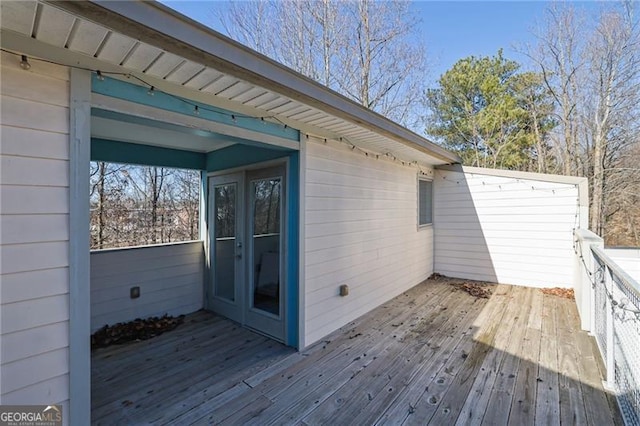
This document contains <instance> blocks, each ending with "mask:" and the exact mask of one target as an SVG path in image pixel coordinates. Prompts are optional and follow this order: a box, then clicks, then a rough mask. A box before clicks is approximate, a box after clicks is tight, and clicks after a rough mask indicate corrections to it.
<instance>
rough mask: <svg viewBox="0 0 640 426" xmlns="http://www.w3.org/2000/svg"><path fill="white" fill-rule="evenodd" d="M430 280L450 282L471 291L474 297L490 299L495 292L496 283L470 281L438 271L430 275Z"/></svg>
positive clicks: (458, 287) (463, 289) (460, 288)
mask: <svg viewBox="0 0 640 426" xmlns="http://www.w3.org/2000/svg"><path fill="white" fill-rule="evenodd" d="M429 279H430V280H438V281H443V282H448V283H449V285H451V286H453V287H455V288H457V289H459V290H462V291H465V292H467V293H469V294H470V295H471V296H473V297H477V298H481V299H488V298H490V297H491V294H492V293H493V289H494V288H495V286H496V285H495V284H493V283H488V282H484V281H469V280H463V279H460V278H450V277H447V276H445V275H442V274H438V273H437V272H436V273H434V274H432V275H431V276H430V277H429Z"/></svg>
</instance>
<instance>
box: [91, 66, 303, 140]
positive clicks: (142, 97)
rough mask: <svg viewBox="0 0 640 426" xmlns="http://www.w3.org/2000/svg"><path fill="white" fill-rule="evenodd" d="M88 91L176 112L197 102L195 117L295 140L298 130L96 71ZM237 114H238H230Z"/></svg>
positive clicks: (186, 111) (189, 111) (190, 108)
mask: <svg viewBox="0 0 640 426" xmlns="http://www.w3.org/2000/svg"><path fill="white" fill-rule="evenodd" d="M91 91H92V92H93V93H98V94H100V95H105V96H110V97H113V98H117V99H122V100H125V101H129V102H134V103H137V104H140V105H146V106H150V107H154V108H159V109H163V110H166V111H171V112H176V113H179V114H184V115H189V116H193V115H194V110H195V106H196V105H197V106H198V118H202V119H205V120H209V121H213V122H216V123H221V124H226V125H229V126H236V127H239V128H242V129H246V130H251V131H253V132H258V133H263V134H266V135H271V136H276V137H280V138H283V139H288V140H292V141H296V142H298V141H299V140H300V139H299V138H300V133H299V132H298V130H296V129H292V128H290V127H286V128H285V127H284V126H282V125H280V124H276V123H271V122H268V121H262V120H260V119H259V118H253V117H246V116H244V115H242V114H239V113H235V112H233V111H228V110H225V109H222V108H217V107H213V106H211V105H207V104H204V103H201V102H197V101H193V100H190V99H185V98H181V97H179V96H174V95H168V94H166V93H163V92H160V91H154V95H153V96H151V95H149V88H146V87H143V86H139V85H137V84H132V83H127V82H126V81H120V80H116V79H113V78H109V77H103V79H99V78H98V76H97V75H96V74H92V76H91ZM234 114H236V115H237V116H235V119H234V117H232V115H234Z"/></svg>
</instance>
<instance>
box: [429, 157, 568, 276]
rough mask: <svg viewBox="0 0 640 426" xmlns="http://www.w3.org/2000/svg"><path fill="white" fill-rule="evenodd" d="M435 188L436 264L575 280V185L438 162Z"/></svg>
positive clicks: (457, 271) (461, 270)
mask: <svg viewBox="0 0 640 426" xmlns="http://www.w3.org/2000/svg"><path fill="white" fill-rule="evenodd" d="M476 170H477V169H476ZM434 190H435V195H434V199H435V201H436V204H435V209H434V212H435V217H434V223H435V225H434V226H435V250H436V255H435V271H436V272H438V273H441V274H443V275H447V276H451V277H459V278H468V279H475V280H484V281H491V282H499V283H505V284H516V285H526V286H534V287H572V285H573V256H574V250H573V230H574V229H575V228H576V227H578V225H579V224H580V218H579V216H578V215H579V210H580V209H579V205H578V187H577V185H573V184H568V183H555V182H543V181H540V180H536V179H527V178H510V177H501V176H495V175H493V174H492V170H490V169H487V170H486V174H482V173H478V172H474V173H461V172H458V171H445V170H436V176H435V183H434Z"/></svg>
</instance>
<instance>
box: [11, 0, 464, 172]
mask: <svg viewBox="0 0 640 426" xmlns="http://www.w3.org/2000/svg"><path fill="white" fill-rule="evenodd" d="M0 7H1V9H2V10H1V12H2V13H1V15H2V38H3V47H6V48H10V49H14V50H20V51H25V48H27V47H31V48H32V49H31V50H32V51H39V52H47V55H51V54H53V55H54V56H55V52H62V53H64V54H65V56H66V59H67V60H68V59H71V58H73V63H74V64H77V65H80V66H85V67H88V68H91V69H101V70H103V72H105V73H106V72H127V73H131V74H132V75H135V76H138V77H140V78H142V79H143V80H144V81H145V82H148V83H149V84H151V85H154V86H155V87H156V88H157V89H159V90H162V91H166V92H168V93H172V94H175V95H178V96H182V97H185V98H189V99H194V100H198V101H202V102H205V103H208V104H211V105H214V106H217V107H221V108H225V109H229V110H232V111H236V112H238V113H241V114H246V115H251V116H255V117H274V120H276V121H279V122H282V123H286V124H287V125H288V126H290V127H293V128H296V129H299V130H301V131H302V132H304V133H308V134H313V135H316V136H318V137H321V138H331V139H340V138H346V139H348V140H349V141H350V142H352V143H353V144H355V145H357V146H360V147H362V148H364V149H368V150H371V151H375V152H379V153H381V154H385V153H390V154H393V155H394V156H395V157H397V158H398V159H401V160H404V161H408V162H411V161H418V162H419V163H421V164H424V165H428V166H430V165H438V164H447V163H455V162H458V160H459V159H458V157H457V156H455V155H454V154H452V153H450V152H448V151H446V150H444V149H442V148H440V147H438V146H436V145H434V144H433V143H431V142H429V141H428V140H426V139H424V138H422V137H420V136H418V135H416V134H414V133H412V132H410V131H408V130H406V129H404V128H402V127H401V126H399V125H397V124H395V123H393V122H391V121H389V120H387V119H385V118H384V117H381V116H379V115H378V114H375V113H373V112H371V111H368V110H366V109H364V108H362V107H360V106H359V105H356V104H355V103H353V102H351V101H348V100H347V99H346V98H344V97H342V96H340V95H338V94H336V93H334V92H331V91H330V90H328V89H326V88H322V87H321V86H320V85H318V84H316V83H313V82H311V80H309V79H306V78H305V77H303V76H301V75H299V74H297V73H293V72H292V71H291V70H288V69H286V68H284V67H282V66H281V65H279V64H276V63H275V62H273V61H270V60H269V59H267V58H265V57H263V56H261V55H258V54H256V53H255V52H252V51H250V50H248V49H247V48H245V47H243V46H241V45H239V44H237V43H235V42H232V41H231V40H229V39H227V38H226V37H224V36H221V35H220V34H218V33H215V32H213V31H211V30H209V29H207V28H205V27H203V26H200V25H199V24H197V23H195V22H192V21H190V20H189V19H187V18H185V17H183V16H181V15H179V14H177V13H175V12H173V11H171V10H170V9H168V8H166V7H164V6H162V5H159V4H155V3H154V4H148V3H147V4H142V3H139V2H104V3H103V2H96V4H93V3H90V2H63V3H48V2H47V3H45V2H38V1H19V2H2V3H1V5H0ZM127 8H131V9H130V10H125V9H127ZM142 12H144V13H142ZM136 14H138V15H140V16H144V17H145V18H147V19H146V21H145V22H144V23H145V24H148V26H144V24H142V23H140V22H142V21H141V19H140V18H139V17H138V18H136V16H135V15H136ZM85 16H88V17H90V18H86V17H85ZM124 16H126V18H125V17H124ZM135 19H137V21H136V20H135ZM163 20H168V21H167V22H169V21H171V22H172V23H173V24H175V23H179V24H181V25H183V26H185V28H186V29H188V30H193V31H194V33H197V35H198V36H201V38H203V37H204V38H207V37H208V39H206V40H205V41H207V40H209V41H211V40H215V41H218V42H219V43H220V45H221V47H224V48H223V49H222V50H223V51H221V52H216V55H217V56H213V55H212V54H211V53H209V52H206V51H202V50H198V49H197V48H196V47H194V46H195V43H194V44H193V45H189V49H185V46H186V42H185V41H184V40H185V39H187V38H188V35H189V34H176V31H178V29H174V28H172V27H171V26H167V25H165V27H162V28H161V31H160V30H158V29H157V28H151V27H152V26H153V25H155V26H156V27H157V26H160V24H162V21H163ZM98 21H99V22H101V23H104V24H97V23H95V22H98ZM170 32H172V33H171V35H168V34H169V33H170ZM203 33H204V34H203ZM179 36H181V38H179V39H178V37H179ZM150 40H152V42H150ZM222 45H224V46H222ZM46 46H53V47H55V48H57V50H55V49H45V47H46ZM156 46H163V48H159V47H156ZM50 52H54V53H50ZM32 54H33V55H36V54H35V53H32ZM69 54H72V55H71V56H69ZM232 54H237V56H238V58H230V59H226V58H224V56H225V55H226V56H230V55H232ZM241 56H242V57H241ZM246 57H249V59H250V60H251V61H252V65H253V63H256V64H257V65H255V67H259V66H263V67H264V74H265V75H266V74H268V73H271V74H274V75H276V74H277V75H278V76H279V77H280V80H282V79H283V78H284V79H290V80H291V82H289V81H287V83H283V82H282V81H276V78H275V77H273V78H269V77H270V76H265V75H261V74H260V73H256V72H255V70H253V71H252V70H248V69H247V68H248V67H249V66H248V65H247V66H246V67H245V68H241V66H239V65H237V64H238V63H243V60H245V62H246ZM232 60H235V62H232ZM66 63H68V62H66ZM212 64H215V66H214V65H212ZM296 84H297V88H294V86H295V85H296ZM266 87H269V89H267V88H266ZM305 89H307V90H308V91H311V92H313V93H306V92H304V90H305ZM320 98H323V99H320ZM336 105H338V106H336Z"/></svg>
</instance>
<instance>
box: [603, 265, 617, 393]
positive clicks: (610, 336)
mask: <svg viewBox="0 0 640 426" xmlns="http://www.w3.org/2000/svg"><path fill="white" fill-rule="evenodd" d="M611 273H612V272H611V271H610V270H609V265H606V266H605V268H604V271H603V282H602V285H604V286H605V289H606V294H607V297H606V308H605V309H606V310H607V312H606V315H607V365H606V368H607V382H606V387H607V388H609V389H610V390H615V386H616V371H615V365H616V363H615V358H614V357H615V347H614V344H615V343H614V341H615V339H614V332H615V328H614V324H613V321H614V315H613V304H612V303H611V298H610V297H609V296H608V295H613V277H612V275H611Z"/></svg>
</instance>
